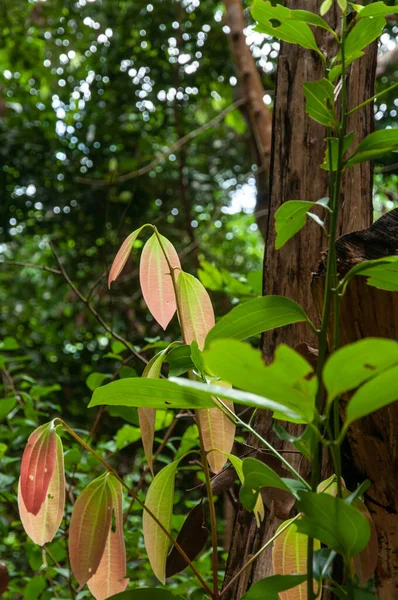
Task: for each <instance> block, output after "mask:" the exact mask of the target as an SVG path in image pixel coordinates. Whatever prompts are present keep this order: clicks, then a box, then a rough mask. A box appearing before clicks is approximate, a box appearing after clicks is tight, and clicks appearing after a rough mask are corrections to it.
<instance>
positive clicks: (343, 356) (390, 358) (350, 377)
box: [323, 338, 398, 403]
mask: <svg viewBox="0 0 398 600" xmlns="http://www.w3.org/2000/svg"><path fill="white" fill-rule="evenodd" d="M394 365H398V342H396V341H394V340H388V339H383V338H366V339H364V340H360V341H358V342H354V343H353V344H348V345H347V346H344V347H343V348H340V349H339V350H337V351H336V352H334V353H333V354H332V355H331V356H330V358H329V359H328V360H327V362H326V365H325V368H324V371H323V381H324V383H325V387H326V390H327V392H328V402H329V403H330V402H332V401H333V400H334V399H335V398H337V397H338V396H339V395H340V394H342V393H343V392H348V391H349V390H353V389H355V388H357V387H358V386H360V385H362V384H363V383H364V382H365V381H367V380H368V379H371V378H373V377H375V376H377V375H379V374H380V373H381V372H382V371H385V370H386V369H389V368H391V367H393V366H394Z"/></svg>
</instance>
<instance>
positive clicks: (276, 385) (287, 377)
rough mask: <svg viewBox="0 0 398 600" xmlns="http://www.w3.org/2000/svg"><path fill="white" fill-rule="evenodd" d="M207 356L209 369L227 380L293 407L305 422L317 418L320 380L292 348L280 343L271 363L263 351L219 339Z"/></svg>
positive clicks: (238, 386) (212, 345) (213, 343)
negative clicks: (266, 363)
mask: <svg viewBox="0 0 398 600" xmlns="http://www.w3.org/2000/svg"><path fill="white" fill-rule="evenodd" d="M203 356H204V361H205V365H206V369H207V370H208V371H209V372H210V373H213V374H214V375H215V376H217V377H220V378H221V379H222V380H223V381H228V382H229V383H230V384H231V385H232V386H234V387H236V388H240V389H243V390H245V391H247V392H251V393H253V394H257V395H258V396H263V395H264V396H266V397H267V398H268V399H270V400H273V401H275V402H278V403H280V404H281V405H283V406H285V407H289V408H290V409H292V410H294V411H295V412H297V413H300V414H301V415H303V417H304V419H305V422H311V421H312V420H313V418H314V407H315V395H316V391H317V380H316V377H314V376H313V374H314V370H313V368H312V366H311V365H310V364H309V363H308V362H307V361H306V360H305V358H303V357H302V356H301V354H299V353H298V352H296V351H295V350H293V349H292V348H289V347H288V346H286V345H284V344H281V345H280V346H278V348H277V349H276V352H275V356H274V360H273V362H272V363H271V364H270V365H268V366H266V365H265V364H264V361H263V358H262V355H261V352H260V351H258V350H255V349H254V348H252V347H251V346H250V345H249V344H246V343H244V342H238V341H236V340H216V341H214V342H212V343H211V345H210V348H209V349H208V350H206V351H205V352H204V354H203ZM277 418H280V417H277ZM284 418H286V414H284Z"/></svg>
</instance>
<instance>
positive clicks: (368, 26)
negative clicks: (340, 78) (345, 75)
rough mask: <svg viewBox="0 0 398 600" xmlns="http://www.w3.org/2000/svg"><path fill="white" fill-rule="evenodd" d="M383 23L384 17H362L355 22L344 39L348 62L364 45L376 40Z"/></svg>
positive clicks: (339, 58) (384, 22)
mask: <svg viewBox="0 0 398 600" xmlns="http://www.w3.org/2000/svg"><path fill="white" fill-rule="evenodd" d="M385 24H386V21H385V19H384V17H374V18H370V19H363V20H360V21H359V22H357V23H356V25H355V26H354V28H353V29H352V30H351V31H350V33H349V34H348V36H347V39H346V45H345V52H346V57H347V63H348V64H349V63H350V61H351V59H352V57H354V56H356V55H357V54H358V52H362V50H363V49H364V48H366V46H368V45H369V44H371V43H372V42H374V41H375V40H377V38H378V37H379V36H380V35H381V33H382V31H383V29H384V26H385ZM337 60H341V55H340V54H339V55H338V57H337ZM351 62H352V61H351ZM348 64H347V66H348Z"/></svg>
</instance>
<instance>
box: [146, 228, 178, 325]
mask: <svg viewBox="0 0 398 600" xmlns="http://www.w3.org/2000/svg"><path fill="white" fill-rule="evenodd" d="M159 240H160V241H159ZM164 252H165V253H166V254H167V258H168V261H169V263H170V265H171V267H172V268H173V269H180V268H181V265H180V259H179V258H178V256H177V252H176V251H175V248H174V246H173V244H171V243H170V242H169V240H168V239H167V238H165V237H164V236H163V235H160V234H155V233H154V234H153V236H152V237H150V238H149V240H148V241H147V243H146V244H145V246H144V249H143V251H142V254H141V261H140V284H141V289H142V294H143V296H144V300H145V302H146V303H147V306H148V308H149V310H150V312H151V314H152V316H153V317H154V319H156V321H157V322H158V323H159V325H161V326H162V327H163V329H166V327H167V325H168V324H169V323H170V321H171V319H172V317H173V315H174V313H175V311H176V308H177V305H176V299H175V294H174V288H173V282H172V279H171V275H170V267H169V265H168V263H167V260H166V258H165V255H164Z"/></svg>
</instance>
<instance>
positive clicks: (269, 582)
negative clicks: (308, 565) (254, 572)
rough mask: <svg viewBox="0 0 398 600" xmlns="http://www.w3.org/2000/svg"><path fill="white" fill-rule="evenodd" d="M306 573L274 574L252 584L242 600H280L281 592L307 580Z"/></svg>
mask: <svg viewBox="0 0 398 600" xmlns="http://www.w3.org/2000/svg"><path fill="white" fill-rule="evenodd" d="M306 577H307V576H306V575H272V576H271V577H265V578H264V579H260V581H257V582H256V583H255V584H253V585H252V586H251V588H250V589H249V591H248V592H246V594H245V595H244V596H242V598H241V600H264V599H265V598H266V599H267V600H280V598H281V596H280V595H279V594H280V593H281V592H284V591H286V590H289V589H291V588H295V587H296V586H297V585H300V583H303V582H304V581H305V580H306Z"/></svg>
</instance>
